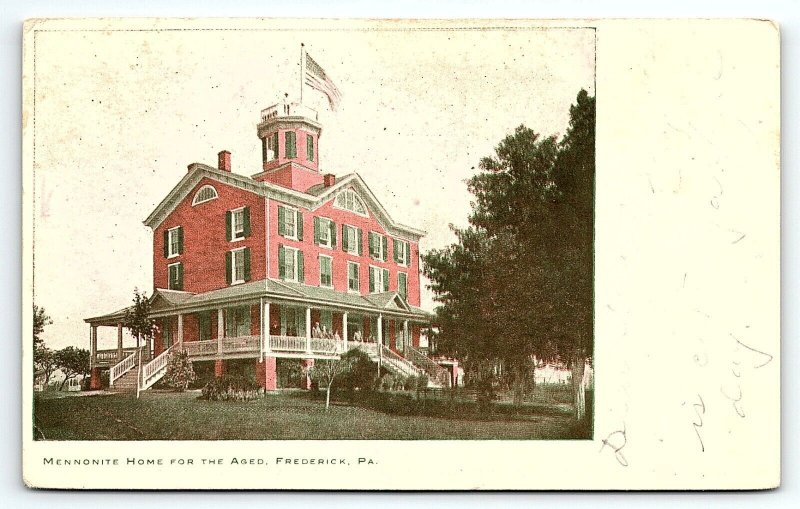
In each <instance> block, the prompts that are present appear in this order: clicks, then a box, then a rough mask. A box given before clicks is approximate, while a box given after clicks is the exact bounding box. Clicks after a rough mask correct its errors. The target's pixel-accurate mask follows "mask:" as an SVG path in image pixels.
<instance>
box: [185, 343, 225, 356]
mask: <svg viewBox="0 0 800 509" xmlns="http://www.w3.org/2000/svg"><path fill="white" fill-rule="evenodd" d="M218 348H219V347H218V346H217V340H216V339H211V340H207V341H184V342H183V349H184V350H185V351H186V354H187V355H188V356H189V357H201V356H205V355H214V354H216V353H217V350H218Z"/></svg>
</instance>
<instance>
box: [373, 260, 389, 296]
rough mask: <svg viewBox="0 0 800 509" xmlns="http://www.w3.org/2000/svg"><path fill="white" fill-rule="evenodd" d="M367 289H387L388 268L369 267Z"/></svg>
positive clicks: (384, 290) (386, 290)
mask: <svg viewBox="0 0 800 509" xmlns="http://www.w3.org/2000/svg"><path fill="white" fill-rule="evenodd" d="M369 291H370V293H380V292H388V291H389V269H382V268H380V267H373V266H370V267H369Z"/></svg>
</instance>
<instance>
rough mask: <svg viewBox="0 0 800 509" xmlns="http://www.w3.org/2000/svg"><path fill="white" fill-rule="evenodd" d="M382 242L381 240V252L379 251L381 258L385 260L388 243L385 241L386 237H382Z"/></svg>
mask: <svg viewBox="0 0 800 509" xmlns="http://www.w3.org/2000/svg"><path fill="white" fill-rule="evenodd" d="M382 240H383V242H381V248H382V250H383V252H382V253H381V255H382V256H381V260H383V261H386V254H387V253H386V251H387V249H389V243H388V242H386V237H382Z"/></svg>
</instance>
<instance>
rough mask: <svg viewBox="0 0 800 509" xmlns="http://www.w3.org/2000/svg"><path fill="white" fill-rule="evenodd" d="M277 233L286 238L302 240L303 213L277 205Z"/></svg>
mask: <svg viewBox="0 0 800 509" xmlns="http://www.w3.org/2000/svg"><path fill="white" fill-rule="evenodd" d="M278 235H280V236H282V237H286V238H287V239H293V240H303V213H302V212H300V211H299V210H296V209H292V208H289V207H284V206H283V205H278Z"/></svg>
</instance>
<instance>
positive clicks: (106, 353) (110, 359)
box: [94, 348, 136, 364]
mask: <svg viewBox="0 0 800 509" xmlns="http://www.w3.org/2000/svg"><path fill="white" fill-rule="evenodd" d="M117 352H118V350H117V349H116V348H112V349H108V350H98V351H97V352H95V355H94V362H95V363H96V364H110V363H117V362H120V361H121V360H123V359H125V358H126V357H128V356H130V355H131V354H132V353H136V348H124V349H123V350H122V358H117Z"/></svg>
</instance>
